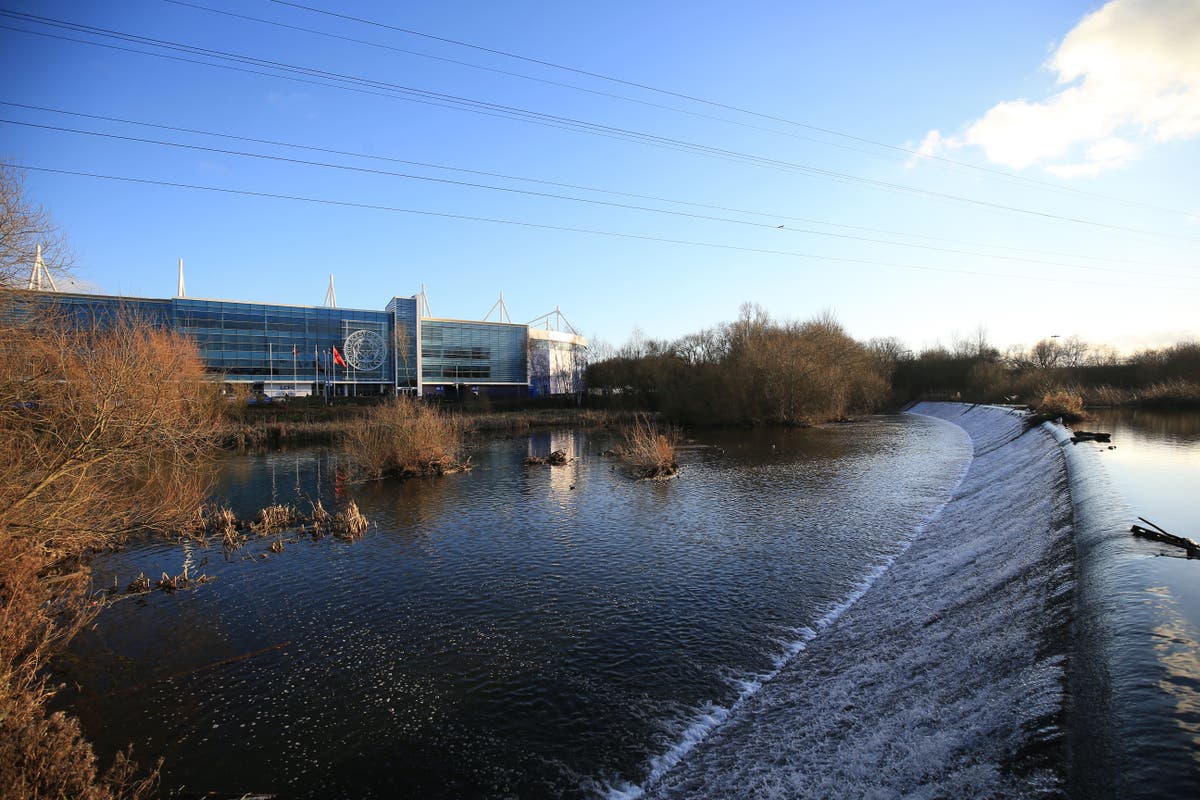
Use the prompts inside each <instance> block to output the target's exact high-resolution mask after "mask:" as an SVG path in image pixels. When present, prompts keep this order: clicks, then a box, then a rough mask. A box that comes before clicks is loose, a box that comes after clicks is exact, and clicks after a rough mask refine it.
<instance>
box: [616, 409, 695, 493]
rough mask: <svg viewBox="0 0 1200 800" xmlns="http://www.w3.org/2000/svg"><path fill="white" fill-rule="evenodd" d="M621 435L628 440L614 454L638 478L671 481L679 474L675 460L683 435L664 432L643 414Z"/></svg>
mask: <svg viewBox="0 0 1200 800" xmlns="http://www.w3.org/2000/svg"><path fill="white" fill-rule="evenodd" d="M621 433H622V435H623V437H624V441H623V442H622V444H621V445H620V446H619V447H617V448H616V449H615V451H614V452H615V453H616V455H617V457H618V458H619V459H620V460H621V462H622V463H623V464H624V465H625V466H626V467H627V468H628V469H629V471H630V472H632V473H633V474H634V475H636V476H637V477H639V478H669V477H671V476H672V475H675V474H676V473H677V472H678V471H679V465H678V464H677V463H676V461H675V445H676V444H677V443H678V441H679V432H678V430H676V429H675V428H668V429H667V430H666V431H665V432H663V431H660V430H659V428H658V425H657V424H656V423H655V422H654V420H653V419H651V418H650V417H649V416H646V415H644V414H643V415H640V416H638V417H637V418H636V419H635V420H634V421H633V422H632V423H630V424H629V425H626V426H625V427H624V428H622V430H621Z"/></svg>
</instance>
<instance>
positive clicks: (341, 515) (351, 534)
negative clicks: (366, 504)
mask: <svg viewBox="0 0 1200 800" xmlns="http://www.w3.org/2000/svg"><path fill="white" fill-rule="evenodd" d="M368 525H370V523H369V522H368V521H367V518H366V517H364V516H363V515H362V512H361V511H359V510H358V504H357V503H355V502H354V501H353V500H351V501H350V502H349V503H347V504H346V507H345V508H343V509H342V510H341V511H339V512H338V513H337V514H335V515H334V516H333V523H332V528H333V533H334V535H335V536H337V537H338V538H339V539H346V540H350V541H352V540H354V539H358V538H360V537H361V536H362V535H363V534H364V533H366V531H367V526H368Z"/></svg>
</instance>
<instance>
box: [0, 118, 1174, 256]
mask: <svg viewBox="0 0 1200 800" xmlns="http://www.w3.org/2000/svg"><path fill="white" fill-rule="evenodd" d="M0 105H4V106H10V107H12V108H21V109H26V110H32V111H44V112H48V113H52V114H61V115H64V116H70V117H79V118H82V119H91V120H102V121H105V122H117V123H121V124H124V125H136V126H139V127H144V128H153V129H157V130H166V131H172V132H175V133H187V134H195V135H200V136H211V137H215V138H220V139H229V140H233V141H239V142H251V143H253V144H265V145H269V146H272V147H287V148H292V149H296V150H304V151H308V152H318V153H328V154H331V155H339V156H350V157H352V158H362V159H369V160H373V161H382V162H387V163H392V164H406V165H409V166H415V167H424V168H427V169H437V170H443V171H447V172H458V173H463V174H469V175H482V176H485V177H489V178H500V179H502V180H510V181H519V182H523V183H532V184H535V185H541V186H554V187H558V188H563V189H575V190H578V191H585V192H595V193H598V194H606V195H611V196H614V197H629V198H633V199H637V200H651V201H654V202H660V203H670V204H672V205H680V206H687V207H690V208H702V209H707V210H710V211H724V212H728V213H733V214H746V215H749V216H757V217H766V218H770V219H773V220H776V221H787V222H803V223H806V224H812V225H825V226H829V227H834V228H845V229H847V230H858V231H865V232H868V233H880V234H886V235H892V236H907V237H910V238H916V239H925V240H928V241H935V242H944V243H947V244H955V245H965V246H967V247H983V248H990V249H996V250H1008V251H1012V252H1024V253H1033V254H1035V255H1039V256H1050V257H1052V258H1054V257H1057V258H1075V259H1084V260H1089V261H1107V262H1110V263H1122V264H1135V265H1140V266H1151V267H1167V268H1175V269H1189V267H1188V266H1186V265H1180V264H1163V263H1161V262H1153V261H1139V260H1134V259H1121V258H1110V257H1104V256H1095V255H1081V254H1078V253H1054V252H1047V251H1040V250H1034V249H1028V248H1021V247H1013V246H1008V245H994V244H986V243H980V242H963V241H961V240H956V239H947V238H944V237H937V236H924V235H920V234H913V233H908V232H905V231H894V230H888V229H884V228H872V227H868V226H864V225H850V224H845V223H838V222H829V221H828V220H819V219H812V218H809V217H797V216H792V215H788V214H779V213H775V212H768V211H757V210H750V209H744V208H735V207H730V206H721V205H714V204H709V203H698V202H694V201H689V200H679V199H676V198H670V197H661V196H657V195H647V194H638V193H635V192H622V191H617V190H613V189H603V188H599V187H596V186H585V185H581V184H576V183H566V182H562V181H551V180H544V179H539V178H530V177H526V176H520V175H508V174H505V173H501V172H491V171H487V170H478V169H468V168H465V167H454V166H449V165H446V164H435V163H430V162H427V161H412V160H408V159H402V158H396V157H393V156H384V155H379V154H374V153H360V152H356V151H352V150H339V149H335V148H330V147H319V146H315V145H305V144H298V143H295V142H283V141H279V140H278V139H262V138H257V137H252V136H239V135H235V134H229V133H218V132H215V131H207V130H201V129H198V128H187V127H182V126H179V125H166V124H161V123H154V122H146V121H144V120H133V119H128V118H124V117H113V116H107V115H103V114H87V113H83V112H79V111H67V110H65V109H60V108H51V107H49V106H39V105H32V104H29V103H17V102H13V101H9V100H0ZM792 230H803V229H796V228H793V229H792ZM814 233H818V234H820V233H823V232H821V231H814ZM895 244H898V245H901V246H907V243H904V242H896V243H895ZM972 255H982V256H984V257H989V258H990V257H992V256H991V255H989V254H987V253H981V254H974V253H973V254H972ZM1046 263H1050V264H1058V262H1046ZM1061 266H1069V267H1076V266H1082V265H1075V264H1061ZM1166 277H1180V276H1177V275H1174V274H1172V275H1166Z"/></svg>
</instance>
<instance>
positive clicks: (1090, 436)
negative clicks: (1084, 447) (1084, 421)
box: [1071, 431, 1112, 444]
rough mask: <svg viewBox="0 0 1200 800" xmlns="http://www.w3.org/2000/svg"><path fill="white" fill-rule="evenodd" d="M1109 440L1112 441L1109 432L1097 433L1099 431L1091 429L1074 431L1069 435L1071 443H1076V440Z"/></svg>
mask: <svg viewBox="0 0 1200 800" xmlns="http://www.w3.org/2000/svg"><path fill="white" fill-rule="evenodd" d="M1111 441H1112V434H1111V433H1099V432H1093V431H1075V432H1074V433H1073V434H1072V435H1071V443H1072V444H1076V443H1078V442H1111Z"/></svg>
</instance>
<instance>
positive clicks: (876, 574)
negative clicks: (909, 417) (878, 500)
mask: <svg viewBox="0 0 1200 800" xmlns="http://www.w3.org/2000/svg"><path fill="white" fill-rule="evenodd" d="M920 416H926V415H920ZM930 418H931V419H939V418H938V417H930ZM939 421H942V420H940V419H939ZM969 468H970V464H969V463H968V464H966V465H964V466H963V469H962V470H961V471H960V473H959V474H958V476H957V478H956V479H955V481H954V485H953V487H952V488H951V489H950V491H949V492H948V493H947V497H946V499H945V500H944V501H943V502H942V503H941V504H939V505H938V507H937V508H935V509H934V510H933V511H932V512H930V513H929V514H928V515H926V517H925V518H924V519H923V520H922V521H921V522H920V524H919V525H918V526H917V528H916V530H915V531H914V532H913V536H912V537H911V538H910V539H908V540H907V541H905V542H904V543H903V545H902V546H901V547H900V549H899V550H897V551H896V552H894V553H892V554H891V555H888V556H886V557H884V558H883V559H881V560H880V562H879V563H877V564H876V565H875V566H873V567H872V568H871V569H870V570H869V571H868V572H867V574H866V575H864V576H863V578H862V579H861V580H860V581H859V582H858V583H857V584H856V585H855V586H854V588H852V589H851V590H850V592H849V593H848V594H847V595H846V596H845V597H843V598H842V599H841V600H839V601H838V602H837V603H835V604H834V605H833V606H831V607H830V608H828V609H827V610H826V611H825V613H823V614H822V615H821V616H820V617H819V618H818V619H817V620H816V621H815V622H814V623H813V625H814V626H815V629H814V628H812V627H808V626H800V627H797V628H791V629H790V630H791V631H792V632H793V633H794V634H795V638H794V639H791V640H790V641H784V642H779V641H778V640H776V642H777V643H779V644H781V648H780V652H779V653H778V654H776V655H775V657H774V658H773V661H772V665H771V668H770V669H768V670H767V671H765V672H762V673H759V674H756V675H752V676H750V677H747V678H740V679H735V680H734V685H735V686H737V687H738V693H737V696H736V697H735V698H734V699H733V701H732V702H731V703H730V704H729V705H727V706H721V705H718V704H716V703H712V702H708V703H705V704H704V706H703V707H701V708H699V709H697V710H695V711H693V712H692V713H691V714H689V715H687V716H686V717H685V719H686V720H687V723H686V725H685V727H684V729H683V732H682V733H680V734H679V736H678V738H677V739H676V740H675V741H674V742H673V743H672V744H671V745H670V746H669V747H668V748H667V749H666V750H665V751H664V752H662V753H660V754H659V755H657V756H654V757H652V758H651V759H650V762H649V765H648V768H647V771H646V777H645V779H644V780H643V782H642V783H641V784H634V783H630V782H624V781H621V782H617V783H613V784H605V785H602V786H601V787H600V794H601V795H602V796H603V797H605V798H606V800H637V798H640V797H642V796H643V795H644V794H645V792H646V787H649V786H653V785H654V784H655V783H656V782H657V781H658V780H659V779H660V778H661V777H662V776H664V775H666V774H667V773H668V772H669V771H670V770H671V769H673V768H674V767H675V766H676V765H677V764H678V763H679V762H680V761H682V760H683V759H684V757H685V756H687V754H688V753H689V752H691V751H692V750H693V749H694V748H695V747H696V745H698V744H700V743H701V742H702V741H704V739H705V738H706V737H707V736H708V735H709V734H710V733H711V732H712V731H713V730H715V729H716V728H717V727H718V726H719V725H721V724H722V723H723V722H725V720H726V719H728V718H729V716H730V714H732V713H733V712H734V711H735V710H737V709H738V708H739V707H741V706H742V705H743V704H744V703H745V702H746V701H747V700H748V699H749V698H751V697H753V696H754V695H755V694H757V693H758V692H759V691H760V690H761V689H762V688H763V686H765V685H767V684H768V683H770V682H771V681H772V680H773V679H774V678H775V677H776V676H778V675H779V673H780V672H782V671H783V669H784V667H786V666H787V665H788V663H790V662H791V661H792V660H793V659H794V658H795V657H796V656H797V655H799V654H800V653H801V652H803V651H804V649H805V648H806V647H807V646H808V643H809V642H811V641H812V640H813V639H815V638H816V637H817V636H818V635H820V633H821V632H823V631H825V630H826V629H828V628H829V627H831V626H832V625H833V624H834V623H835V622H837V620H838V618H840V617H841V616H842V615H843V614H845V613H846V611H848V610H849V609H850V608H851V607H853V606H854V604H855V603H857V602H858V601H859V600H860V599H862V597H863V596H864V595H866V593H867V592H868V591H870V589H871V587H872V586H874V585H875V583H876V581H878V580H879V578H880V577H881V576H882V575H884V574H885V573H886V572H887V571H888V569H889V568H891V566H892V565H893V564H894V563H895V561H896V559H897V558H899V557H900V556H902V555H903V554H904V553H905V552H906V551H907V550H908V549H909V548H910V547H911V546H912V543H913V542H914V541H915V540H916V539H917V538H919V537H920V536H921V534H923V533H924V532H925V530H926V529H927V527H928V526H929V524H930V523H931V522H932V521H933V520H935V519H937V517H938V516H939V515H940V514H941V513H942V511H943V509H945V507H946V505H947V503H948V502H949V501H950V499H951V498H952V497H953V496H954V494H955V492H957V490H958V488H959V487H960V486H961V485H962V482H963V480H964V479H965V478H966V476H967V473H968V471H969Z"/></svg>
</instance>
